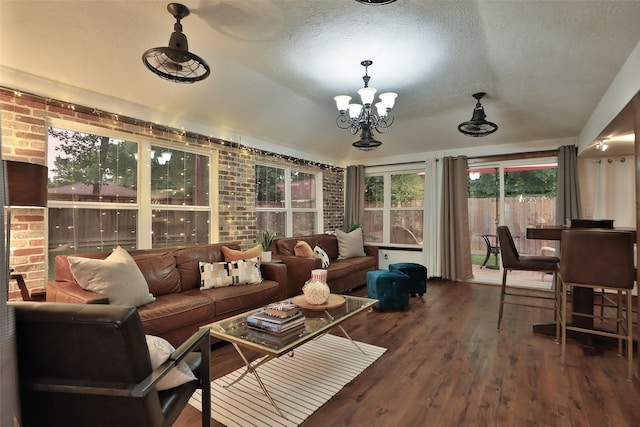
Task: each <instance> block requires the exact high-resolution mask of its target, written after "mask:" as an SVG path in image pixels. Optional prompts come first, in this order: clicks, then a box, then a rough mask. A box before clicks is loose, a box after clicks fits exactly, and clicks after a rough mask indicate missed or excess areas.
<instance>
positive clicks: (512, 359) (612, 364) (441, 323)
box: [175, 280, 640, 427]
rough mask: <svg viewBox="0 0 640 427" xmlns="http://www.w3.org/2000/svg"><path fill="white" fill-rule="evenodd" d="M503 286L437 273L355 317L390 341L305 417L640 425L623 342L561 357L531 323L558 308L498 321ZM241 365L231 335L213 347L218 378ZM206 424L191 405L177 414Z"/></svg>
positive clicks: (359, 329) (361, 329) (379, 340)
mask: <svg viewBox="0 0 640 427" xmlns="http://www.w3.org/2000/svg"><path fill="white" fill-rule="evenodd" d="M365 294H366V290H365V289H362V288H361V289H358V290H356V291H355V292H354V295H365ZM499 296H500V289H499V287H497V286H490V285H478V284H470V283H461V282H449V281H444V280H430V281H429V283H428V290H427V294H426V295H425V296H424V297H423V300H420V299H419V298H415V297H414V298H412V299H411V301H410V306H409V310H408V311H401V312H386V313H379V312H371V313H363V314H362V315H360V316H356V317H354V318H353V319H350V320H349V321H348V322H347V323H345V329H346V330H347V331H348V332H349V334H350V335H351V337H352V338H353V339H355V340H359V341H364V342H368V343H371V344H375V345H379V346H384V347H386V348H387V349H388V350H387V352H386V353H385V354H384V355H383V356H382V357H381V358H380V359H379V360H378V361H377V362H376V363H374V364H373V365H372V366H370V367H369V368H368V369H367V370H366V371H365V372H364V373H363V374H362V375H360V376H359V377H358V378H356V379H355V380H353V381H352V382H350V383H349V384H347V386H345V388H344V389H343V390H342V391H341V392H340V393H338V394H337V395H336V396H334V397H333V398H332V399H331V400H330V401H329V402H327V403H326V404H325V405H324V406H323V407H322V408H320V410H319V411H317V412H316V413H315V414H313V415H312V416H311V417H309V418H308V419H307V420H306V421H305V422H304V424H303V426H305V427H314V426H327V425H331V426H367V427H376V426H381V427H383V426H384V427H386V426H391V425H393V426H400V427H402V426H407V427H409V426H423V425H434V426H470V425H472V426H515V425H517V426H585V427H589V426H594V427H596V426H597V427H600V426H639V427H640V389H639V387H638V385H639V384H640V380H639V379H638V378H637V375H635V376H634V379H633V382H628V381H627V380H626V364H625V359H624V357H619V356H618V355H617V349H616V348H606V349H604V351H603V352H602V354H599V355H597V356H585V355H584V354H583V351H582V348H581V346H580V344H579V343H578V342H576V341H572V340H569V341H568V342H567V358H566V362H567V363H566V366H564V367H563V366H561V365H560V346H559V345H557V344H556V343H555V340H554V338H553V337H547V336H540V335H536V334H533V332H532V328H531V325H532V324H533V323H534V322H541V321H543V322H544V321H551V320H553V312H551V311H549V310H541V309H536V308H530V307H518V306H505V313H504V317H503V326H502V328H501V330H500V331H498V330H497V329H496V328H497V315H498V302H499ZM240 366H242V362H241V361H240V359H239V357H238V356H237V355H236V354H235V351H234V350H233V348H232V347H231V346H230V345H225V344H223V343H220V344H217V345H215V346H214V347H213V348H212V375H213V377H214V378H217V377H220V376H223V375H225V374H227V373H228V372H231V371H232V370H234V369H237V368H238V367H240ZM634 366H635V364H634ZM199 425H200V414H199V412H198V411H196V410H195V409H193V408H192V407H190V406H189V407H187V408H185V410H184V411H183V412H182V414H181V416H180V417H179V419H178V421H177V422H176V424H175V426H177V427H196V426H199ZM213 425H214V426H220V425H221V424H219V423H215V422H214V423H213Z"/></svg>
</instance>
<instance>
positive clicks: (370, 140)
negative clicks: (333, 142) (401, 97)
mask: <svg viewBox="0 0 640 427" xmlns="http://www.w3.org/2000/svg"><path fill="white" fill-rule="evenodd" d="M371 64H373V61H371V60H368V59H366V60H364V61H362V62H361V63H360V65H362V66H363V67H365V73H364V76H363V77H362V80H363V81H364V87H363V88H361V89H360V90H358V95H360V99H361V101H362V104H363V105H360V104H349V102H350V101H351V97H350V96H346V95H339V96H335V97H334V98H333V99H334V100H335V101H336V106H337V107H338V112H339V114H338V117H337V118H336V125H338V127H339V128H340V129H349V130H350V131H351V133H352V134H353V135H355V134H356V133H358V132H359V131H360V130H362V134H361V136H360V140H359V141H356V142H354V143H353V144H352V145H353V146H354V147H356V148H358V149H360V150H364V151H371V150H373V149H375V148H377V147H379V146H380V145H382V142H380V141H378V140H376V139H375V138H374V137H373V133H372V132H373V130H375V131H376V132H378V133H385V132H386V131H387V129H388V128H389V127H390V126H391V125H392V124H393V116H392V115H391V109H392V108H393V106H394V104H395V101H396V98H397V97H398V94H397V93H393V92H385V93H382V94H380V95H379V98H380V102H377V103H376V104H375V112H374V111H373V110H372V107H371V106H372V104H373V100H374V98H375V95H376V93H377V92H378V90H377V89H376V88H374V87H369V80H370V79H371V77H370V76H369V74H368V68H369V66H370V65H371ZM347 111H348V113H347Z"/></svg>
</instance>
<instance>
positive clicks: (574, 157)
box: [556, 145, 582, 225]
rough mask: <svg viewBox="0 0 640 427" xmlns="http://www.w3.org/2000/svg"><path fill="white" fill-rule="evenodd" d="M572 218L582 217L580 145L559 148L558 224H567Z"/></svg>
mask: <svg viewBox="0 0 640 427" xmlns="http://www.w3.org/2000/svg"><path fill="white" fill-rule="evenodd" d="M572 218H576V219H579V218H582V206H581V203H580V185H579V184H578V147H576V146H575V145H563V146H562V147H560V148H558V197H557V198H556V224H558V225H562V224H566V223H567V222H568V220H570V219H572Z"/></svg>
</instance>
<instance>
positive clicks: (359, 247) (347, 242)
mask: <svg viewBox="0 0 640 427" xmlns="http://www.w3.org/2000/svg"><path fill="white" fill-rule="evenodd" d="M336 236H337V237H338V259H347V258H354V257H359V256H365V253H364V241H363V239H362V228H360V227H358V228H356V229H355V230H353V231H352V232H350V233H345V232H344V231H342V230H336Z"/></svg>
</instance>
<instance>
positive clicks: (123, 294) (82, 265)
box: [67, 246, 156, 307]
mask: <svg viewBox="0 0 640 427" xmlns="http://www.w3.org/2000/svg"><path fill="white" fill-rule="evenodd" d="M67 260H68V261H69V267H70V268H71V274H73V277H74V278H75V279H76V282H78V284H79V285H80V286H81V287H82V288H83V289H86V290H89V291H92V292H96V293H99V294H100V295H104V296H106V297H107V298H109V303H110V304H116V305H132V306H135V307H139V306H141V305H145V304H149V303H150V302H153V301H155V300H156V298H155V297H154V296H153V295H151V294H150V293H149V285H147V281H146V280H145V279H144V276H143V275H142V272H141V271H140V269H139V268H138V265H137V264H136V262H135V261H134V260H133V258H132V257H131V255H129V253H128V252H127V251H126V250H125V249H123V248H121V247H120V246H118V247H117V248H116V249H114V251H113V252H112V253H111V255H109V256H108V257H107V258H105V259H93V258H83V257H74V256H70V257H68V258H67Z"/></svg>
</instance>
